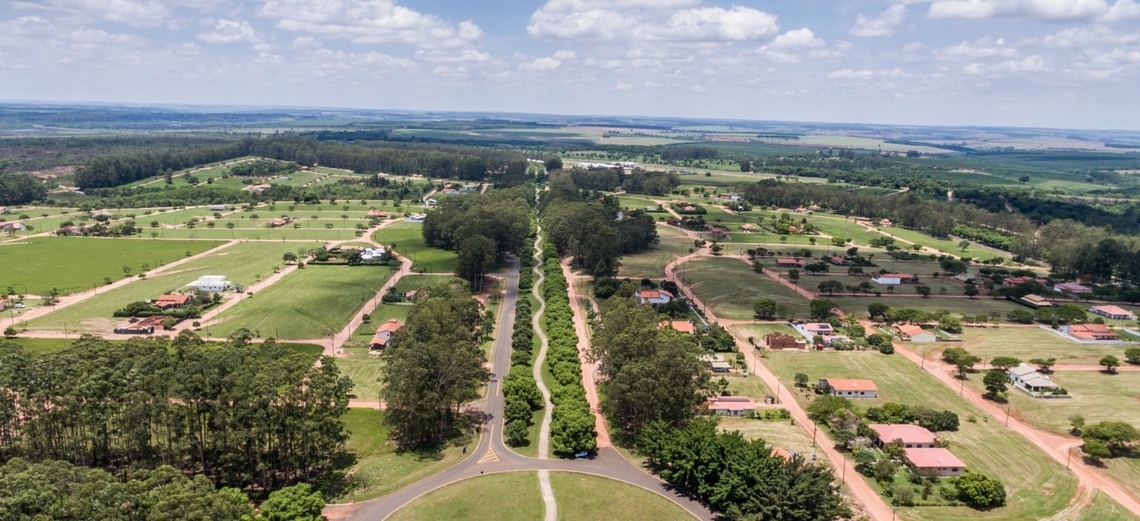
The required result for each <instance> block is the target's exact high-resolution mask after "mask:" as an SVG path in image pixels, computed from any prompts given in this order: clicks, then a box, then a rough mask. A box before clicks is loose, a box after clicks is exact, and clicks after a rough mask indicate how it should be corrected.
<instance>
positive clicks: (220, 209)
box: [209, 204, 230, 212]
mask: <svg viewBox="0 0 1140 521" xmlns="http://www.w3.org/2000/svg"><path fill="white" fill-rule="evenodd" d="M209 209H210V211H211V212H224V211H226V210H229V209H230V208H229V207H228V206H226V205H224V204H211V205H210V206H209Z"/></svg>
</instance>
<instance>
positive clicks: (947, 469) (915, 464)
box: [905, 447, 966, 478]
mask: <svg viewBox="0 0 1140 521" xmlns="http://www.w3.org/2000/svg"><path fill="white" fill-rule="evenodd" d="M905 450H906V460H907V462H908V466H909V467H911V468H912V469H914V470H933V471H934V472H935V473H937V474H938V477H940V478H948V477H951V476H961V475H962V472H963V471H965V470H966V464H965V463H962V460H960V459H958V457H957V456H955V455H954V454H953V453H952V452H950V451H948V450H946V449H943V448H938V447H936V448H933V449H905Z"/></svg>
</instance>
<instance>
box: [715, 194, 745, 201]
mask: <svg viewBox="0 0 1140 521" xmlns="http://www.w3.org/2000/svg"><path fill="white" fill-rule="evenodd" d="M716 198H717V199H720V200H721V201H732V202H736V201H739V200H740V194H733V193H727V194H720V195H718V196H716Z"/></svg>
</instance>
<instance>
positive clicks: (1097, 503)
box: [1076, 491, 1137, 521]
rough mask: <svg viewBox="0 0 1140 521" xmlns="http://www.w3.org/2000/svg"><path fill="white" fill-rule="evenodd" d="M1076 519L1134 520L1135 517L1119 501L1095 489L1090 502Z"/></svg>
mask: <svg viewBox="0 0 1140 521" xmlns="http://www.w3.org/2000/svg"><path fill="white" fill-rule="evenodd" d="M1076 519H1077V521H1135V520H1136V519H1137V517H1136V516H1135V515H1133V514H1132V513H1131V512H1129V511H1128V510H1126V509H1125V508H1124V507H1122V506H1120V503H1117V502H1116V501H1113V500H1112V498H1110V497H1108V496H1106V495H1104V493H1103V492H1100V491H1097V492H1096V496H1094V497H1093V500H1092V503H1089V505H1088V506H1087V507H1085V509H1084V510H1081V511H1080V513H1079V515H1078V517H1077V518H1076Z"/></svg>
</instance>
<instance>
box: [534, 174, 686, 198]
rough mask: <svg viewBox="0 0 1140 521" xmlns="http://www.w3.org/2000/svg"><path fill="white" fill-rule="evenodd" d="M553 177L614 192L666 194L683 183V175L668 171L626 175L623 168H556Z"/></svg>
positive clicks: (579, 186)
mask: <svg viewBox="0 0 1140 521" xmlns="http://www.w3.org/2000/svg"><path fill="white" fill-rule="evenodd" d="M550 176H551V178H552V179H556V178H562V177H569V179H570V182H571V183H573V184H574V186H576V187H578V188H580V189H582V190H600V191H604V192H612V191H614V190H617V189H618V188H621V189H622V190H624V191H625V192H627V193H631V194H649V195H665V194H667V193H669V191H670V190H672V189H674V188H676V187H678V186H680V185H681V176H679V175H677V174H673V173H666V172H647V171H645V170H641V169H638V170H634V171H633V173H631V174H629V175H626V173H625V170H624V169H621V168H591V169H588V170H587V169H585V168H571V169H569V170H555V171H553V172H551V174H550Z"/></svg>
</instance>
